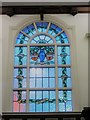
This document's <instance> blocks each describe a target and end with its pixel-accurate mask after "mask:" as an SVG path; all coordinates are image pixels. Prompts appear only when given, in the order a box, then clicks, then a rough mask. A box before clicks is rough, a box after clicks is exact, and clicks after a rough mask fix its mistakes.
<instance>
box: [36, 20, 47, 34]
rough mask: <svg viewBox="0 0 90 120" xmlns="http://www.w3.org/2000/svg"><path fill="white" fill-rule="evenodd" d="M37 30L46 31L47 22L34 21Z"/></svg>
mask: <svg viewBox="0 0 90 120" xmlns="http://www.w3.org/2000/svg"><path fill="white" fill-rule="evenodd" d="M36 26H37V29H38V32H46V29H47V26H48V22H37V23H36Z"/></svg>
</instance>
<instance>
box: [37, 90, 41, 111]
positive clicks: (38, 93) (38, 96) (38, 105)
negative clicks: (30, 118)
mask: <svg viewBox="0 0 90 120" xmlns="http://www.w3.org/2000/svg"><path fill="white" fill-rule="evenodd" d="M36 99H37V100H39V99H42V91H36ZM36 112H42V103H36Z"/></svg>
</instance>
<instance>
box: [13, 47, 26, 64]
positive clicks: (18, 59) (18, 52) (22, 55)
mask: <svg viewBox="0 0 90 120" xmlns="http://www.w3.org/2000/svg"><path fill="white" fill-rule="evenodd" d="M14 56H15V57H14V64H15V65H26V64H27V47H15V55H14Z"/></svg>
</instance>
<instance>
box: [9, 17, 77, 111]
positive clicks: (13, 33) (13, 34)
mask: <svg viewBox="0 0 90 120" xmlns="http://www.w3.org/2000/svg"><path fill="white" fill-rule="evenodd" d="M52 18H53V17H52ZM29 19H30V18H29ZM30 20H31V19H30ZM35 21H38V20H35ZM35 21H33V20H31V23H33V22H35ZM47 21H50V18H49V17H48V19H47ZM39 22H40V21H39ZM50 22H51V21H50ZM23 23H25V21H24V22H23ZM52 23H55V24H56V19H53V20H52ZM57 23H58V24H56V25H58V26H60V24H59V23H60V21H59V22H57ZM28 24H30V21H28ZM28 24H27V22H26V24H24V26H23V27H22V28H24V27H25V26H26V25H28ZM63 26H64V27H63V28H64V31H65V33H66V34H67V33H68V35H69V40H70V44H71V61H72V63H71V65H72V78H73V79H72V80H73V81H72V83H73V85H72V94H73V99H72V100H73V108H74V109H73V111H76V110H79V105H78V106H77V104H78V98H75V96H77V94H78V92H77V91H78V89H77V88H78V87H73V86H74V84H76V82H75V79H77V76H75V75H76V74H77V71H76V68H77V63H76V62H75V60H76V56H73V55H72V54H73V53H75V52H76V48H75V46H74V45H75V44H73V43H75V41H72V42H71V39H72V38H73V36H74V34H73V32H75V31H74V27H73V26H68V25H67V27H66V24H63ZM19 27H21V25H19ZM19 27H18V26H17V27H11V30H10V31H11V32H10V33H11V35H10V38H11V40H12V39H13V38H14V39H15V37H16V36H17V34H18V31H20V29H18V28H19ZM65 27H66V28H65ZM61 28H62V25H61ZM70 34H71V36H70ZM74 37H75V36H74ZM74 39H75V38H74ZM72 40H73V39H72ZM11 44H12V45H13V46H14V42H13V41H12V42H11ZM11 44H10V48H9V49H12V50H13V51H14V47H13V46H12V47H11ZM13 51H12V52H11V53H9V65H10V63H14V61H13V59H12V58H13V57H14V56H13V55H14V53H13ZM12 56H13V57H12ZM72 56H73V57H72ZM73 63H75V65H74V64H73ZM73 68H74V69H73ZM12 69H13V64H12V65H11V67H10V71H11V73H10V71H9V72H8V73H9V74H8V78H10V83H12V79H11V78H13V76H12V73H13V72H12ZM73 73H74V74H73ZM10 75H11V77H10ZM10 85H11V84H10ZM75 86H76V85H75ZM12 89H13V88H12ZM10 91H12V90H10ZM10 94H12V93H11V92H10ZM10 101H12V100H10ZM10 109H11V111H12V105H10Z"/></svg>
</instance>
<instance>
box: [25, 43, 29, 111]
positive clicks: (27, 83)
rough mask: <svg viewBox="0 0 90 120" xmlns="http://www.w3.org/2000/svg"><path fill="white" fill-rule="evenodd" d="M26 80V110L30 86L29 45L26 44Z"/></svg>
mask: <svg viewBox="0 0 90 120" xmlns="http://www.w3.org/2000/svg"><path fill="white" fill-rule="evenodd" d="M27 49H28V50H27V80H26V85H27V87H26V92H27V96H26V98H27V99H26V111H27V112H28V111H29V86H30V81H29V79H30V78H29V73H30V72H29V69H30V68H29V63H30V47H29V45H28V48H27Z"/></svg>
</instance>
